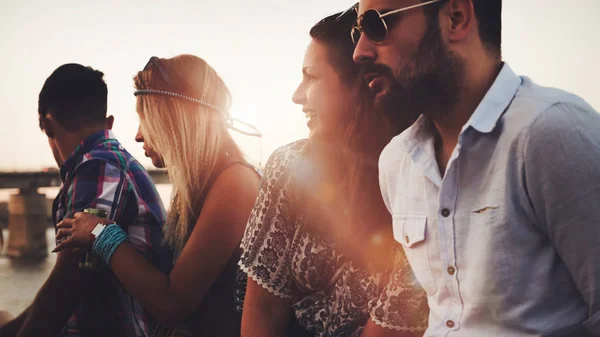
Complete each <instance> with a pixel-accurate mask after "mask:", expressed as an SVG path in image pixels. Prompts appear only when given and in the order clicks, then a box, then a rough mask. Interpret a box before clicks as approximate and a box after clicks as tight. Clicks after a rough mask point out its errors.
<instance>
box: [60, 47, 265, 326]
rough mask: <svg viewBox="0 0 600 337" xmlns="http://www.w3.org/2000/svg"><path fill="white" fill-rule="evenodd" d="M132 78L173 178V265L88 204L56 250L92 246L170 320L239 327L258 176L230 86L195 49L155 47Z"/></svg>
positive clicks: (146, 128) (160, 159) (149, 138)
mask: <svg viewBox="0 0 600 337" xmlns="http://www.w3.org/2000/svg"><path fill="white" fill-rule="evenodd" d="M134 81H135V88H136V91H135V93H134V94H135V95H136V96H137V112H138V114H139V117H140V127H139V131H138V134H137V135H136V140H137V141H138V142H143V143H144V150H145V152H146V156H148V157H150V158H151V159H152V163H153V164H154V165H155V166H156V167H159V168H162V167H166V168H167V169H168V172H169V177H170V179H171V182H172V184H173V190H174V192H173V198H172V200H171V207H170V209H169V214H168V219H167V225H166V226H165V241H166V244H168V245H169V246H170V247H171V248H172V249H173V252H174V255H175V256H176V258H175V261H176V263H175V264H174V267H173V270H172V271H171V273H170V274H164V273H161V272H160V271H159V270H157V269H156V268H154V267H153V266H152V265H151V264H150V263H148V262H147V261H146V260H145V259H144V258H143V257H142V256H141V255H140V254H139V253H138V252H136V250H135V249H134V248H133V246H131V245H130V244H129V243H127V238H126V237H125V235H124V233H121V232H119V229H118V226H115V225H110V223H111V222H110V220H103V219H100V218H96V217H94V216H91V215H89V214H83V213H81V214H77V215H76V216H75V218H74V219H68V220H65V221H64V222H63V223H61V224H60V225H59V226H58V228H59V232H58V233H57V237H58V238H65V237H66V238H67V239H66V240H65V241H64V242H63V243H61V244H60V245H59V246H58V247H57V248H56V250H57V251H58V250H62V249H65V248H74V247H91V248H92V250H93V251H94V252H95V253H96V254H97V255H99V256H100V257H101V258H102V259H103V260H104V261H105V263H106V264H107V265H108V266H109V267H110V268H111V269H112V271H113V272H114V274H115V275H116V276H117V278H118V279H119V281H120V282H121V283H122V284H123V286H124V287H125V289H126V290H127V291H129V292H130V293H131V294H132V295H133V296H134V297H135V298H136V299H137V300H138V301H139V302H140V303H141V304H142V306H143V307H144V308H145V309H146V310H147V311H148V312H150V313H151V314H152V315H153V316H154V317H155V318H156V319H158V321H159V322H161V324H162V325H163V326H167V327H174V326H178V325H180V323H182V322H185V325H186V326H187V327H188V328H189V330H190V331H191V332H192V333H193V335H194V336H239V334H240V332H239V326H240V316H239V314H238V313H237V312H236V308H235V306H236V303H235V299H234V292H236V290H237V291H238V292H239V291H241V290H242V289H236V276H237V275H236V272H237V271H238V270H239V269H238V268H237V265H236V264H237V261H238V260H239V256H240V253H239V244H240V241H241V238H242V236H243V233H244V228H245V225H246V222H247V220H248V216H249V214H250V211H251V209H252V206H253V205H254V201H255V199H256V195H257V192H258V187H259V181H260V177H259V175H258V174H257V173H256V171H255V170H254V169H253V168H252V167H251V166H250V165H249V164H248V163H247V162H246V161H245V160H244V156H243V155H242V152H241V151H240V149H239V148H238V146H237V145H236V144H235V142H234V141H233V139H232V138H231V136H230V135H229V133H228V126H230V118H229V116H228V113H227V111H228V107H229V104H230V94H229V91H228V89H227V87H226V86H225V84H224V83H223V81H222V80H221V78H220V77H219V76H218V75H217V73H216V72H215V70H214V69H213V68H211V67H210V66H209V65H208V64H207V63H206V62H205V61H204V60H202V59H201V58H198V57H196V56H192V55H180V56H177V57H174V58H171V59H159V58H156V57H153V58H151V59H150V61H149V62H148V64H147V65H146V66H145V67H144V70H142V71H140V72H139V73H138V74H137V76H135V78H134ZM99 223H100V225H99ZM104 225H107V226H104ZM98 232H99V234H98Z"/></svg>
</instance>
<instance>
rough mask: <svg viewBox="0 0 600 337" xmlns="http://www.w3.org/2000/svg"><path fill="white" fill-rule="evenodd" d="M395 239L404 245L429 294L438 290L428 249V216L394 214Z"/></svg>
mask: <svg viewBox="0 0 600 337" xmlns="http://www.w3.org/2000/svg"><path fill="white" fill-rule="evenodd" d="M393 225H394V239H395V240H396V241H398V242H399V243H400V244H402V246H403V247H404V252H405V253H406V257H407V258H408V261H409V262H410V266H411V268H412V270H413V273H414V274H415V277H416V278H417V281H419V283H420V284H421V286H422V287H423V289H424V290H425V292H427V295H429V296H431V295H433V294H435V293H436V292H437V287H436V285H435V280H434V278H433V273H432V272H431V261H430V257H429V253H428V250H427V248H428V247H427V246H428V242H427V240H426V238H427V217H426V216H420V215H394V217H393Z"/></svg>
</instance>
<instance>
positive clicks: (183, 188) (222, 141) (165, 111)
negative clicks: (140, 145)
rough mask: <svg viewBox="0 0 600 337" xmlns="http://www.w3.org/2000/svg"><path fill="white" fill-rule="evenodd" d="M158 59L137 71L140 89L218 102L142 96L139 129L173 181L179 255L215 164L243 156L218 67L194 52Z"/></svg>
mask: <svg viewBox="0 0 600 337" xmlns="http://www.w3.org/2000/svg"><path fill="white" fill-rule="evenodd" d="M155 62H156V63H157V64H155V65H151V66H150V67H148V69H146V70H145V71H140V72H139V73H138V74H137V75H136V76H135V78H134V82H135V88H136V89H137V90H140V89H154V90H165V91H169V92H174V93H177V94H181V95H185V96H188V97H192V98H196V99H199V100H203V101H205V102H207V103H209V104H212V105H213V106H214V107H215V108H216V109H215V108H213V107H209V106H206V105H202V104H198V103H196V102H191V101H188V100H184V99H181V98H178V97H170V96H165V95H152V94H149V95H139V96H138V98H137V112H138V114H139V117H140V131H141V133H142V135H143V136H144V140H145V142H146V143H147V144H148V145H149V146H150V147H151V148H152V149H153V150H155V151H156V152H157V153H159V154H160V155H161V156H162V157H163V161H164V163H165V166H166V168H167V170H168V174H169V178H170V180H171V183H172V184H173V192H172V198H171V206H170V209H169V213H168V218H167V224H166V226H165V228H164V234H165V242H166V243H167V244H168V245H169V246H170V247H171V248H173V250H174V252H175V256H176V257H177V256H178V255H179V254H180V253H181V250H182V249H183V247H184V246H185V243H186V242H187V239H188V238H189V235H190V233H191V230H192V229H193V226H194V224H195V222H196V219H197V218H198V216H199V215H200V211H201V209H202V205H203V203H204V199H205V197H206V194H208V189H209V188H210V184H211V182H212V179H215V178H216V177H214V174H215V172H216V169H218V167H219V166H220V165H222V164H223V162H224V161H225V160H226V158H229V159H231V160H238V161H243V160H244V158H243V155H242V152H241V151H240V149H239V147H238V146H237V144H236V143H235V142H234V141H233V139H232V138H231V135H230V134H229V132H228V130H227V123H228V118H229V115H228V111H229V106H230V103H231V95H230V93H229V90H228V89H227V87H226V86H225V83H224V82H223V80H222V79H221V78H220V77H219V75H218V74H217V73H216V71H215V70H214V69H213V68H212V67H211V66H210V65H208V63H206V61H204V60H203V59H201V58H199V57H196V56H193V55H179V56H176V57H173V58H170V59H158V60H156V61H155ZM159 68H160V69H159ZM164 77H167V78H164Z"/></svg>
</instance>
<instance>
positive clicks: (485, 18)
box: [422, 0, 502, 56]
mask: <svg viewBox="0 0 600 337" xmlns="http://www.w3.org/2000/svg"><path fill="white" fill-rule="evenodd" d="M422 1H423V2H425V1H426V0H422ZM472 1H473V8H474V10H475V18H476V19H477V23H478V24H479V36H480V38H481V42H482V43H483V45H484V46H485V47H486V48H487V49H488V50H489V51H491V52H493V53H495V54H497V55H498V56H500V55H501V52H502V0H472ZM445 2H446V1H441V2H439V3H436V4H434V6H431V7H430V8H428V9H427V10H426V12H427V13H428V14H429V16H430V18H435V19H437V14H438V12H439V9H440V8H441V7H442V5H443V4H444V3H445ZM428 7H429V6H428ZM436 22H437V21H436Z"/></svg>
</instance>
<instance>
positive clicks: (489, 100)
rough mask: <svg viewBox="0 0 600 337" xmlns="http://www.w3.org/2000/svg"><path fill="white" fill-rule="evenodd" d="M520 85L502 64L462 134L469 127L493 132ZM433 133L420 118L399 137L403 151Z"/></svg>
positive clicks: (511, 71)
mask: <svg viewBox="0 0 600 337" xmlns="http://www.w3.org/2000/svg"><path fill="white" fill-rule="evenodd" d="M521 84H522V79H521V77H519V76H517V75H516V74H515V73H514V71H513V70H512V69H511V67H510V66H509V65H508V64H507V63H504V65H503V66H502V70H500V73H499V74H498V76H497V77H496V80H495V81H494V83H493V84H492V86H491V87H490V89H489V90H488V92H487V93H486V94H485V96H484V97H483V100H482V101H481V102H480V103H479V105H478V106H477V109H475V112H473V114H472V115H471V118H469V120H468V121H467V123H466V124H465V125H464V126H463V129H462V132H464V131H465V130H467V129H468V128H469V127H473V128H474V129H475V130H477V131H479V132H482V133H489V132H491V131H492V130H494V128H495V127H496V124H498V120H500V117H502V114H503V113H504V111H505V110H506V108H507V107H508V105H509V104H510V103H511V102H512V100H513V98H514V97H515V95H516V93H517V90H518V89H519V87H520V86H521ZM434 131H435V129H434V128H433V125H432V123H431V121H430V120H429V119H428V118H427V117H425V116H421V117H419V119H418V120H417V121H416V122H415V123H414V124H413V125H412V126H411V127H409V128H408V129H407V130H406V131H405V132H404V133H402V134H401V135H400V136H399V137H400V141H401V143H402V144H403V145H404V147H405V149H406V150H407V151H409V152H410V151H412V149H413V148H414V147H415V146H417V145H418V144H420V143H422V142H423V141H425V140H427V139H428V138H430V137H431V136H432V132H434ZM462 132H461V133H462Z"/></svg>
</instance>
